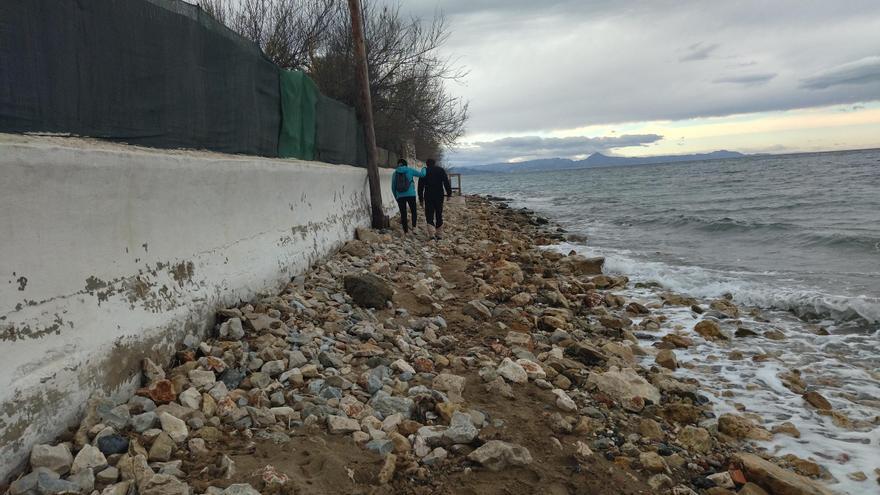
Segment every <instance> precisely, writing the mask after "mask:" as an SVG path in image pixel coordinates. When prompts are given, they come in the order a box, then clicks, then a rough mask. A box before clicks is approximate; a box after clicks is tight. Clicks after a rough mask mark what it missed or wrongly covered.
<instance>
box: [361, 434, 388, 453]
mask: <svg viewBox="0 0 880 495" xmlns="http://www.w3.org/2000/svg"><path fill="white" fill-rule="evenodd" d="M364 448H366V449H367V450H369V451H371V452H375V453H377V454H379V455H385V454H390V453H391V452H392V451H394V442H392V441H391V440H388V439H386V438H377V439H375V440H370V441H369V442H367V444H366V445H364Z"/></svg>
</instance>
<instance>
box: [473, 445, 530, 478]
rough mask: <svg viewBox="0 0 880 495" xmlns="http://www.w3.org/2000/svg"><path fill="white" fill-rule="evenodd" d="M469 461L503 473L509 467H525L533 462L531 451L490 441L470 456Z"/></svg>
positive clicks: (518, 446) (519, 446)
mask: <svg viewBox="0 0 880 495" xmlns="http://www.w3.org/2000/svg"><path fill="white" fill-rule="evenodd" d="M468 459H470V460H471V461H474V462H476V463H479V464H481V465H482V466H483V467H486V468H488V469H490V470H492V471H501V470H502V469H504V468H506V467H508V466H525V465H527V464H530V463H531V462H532V454H531V453H530V452H529V449H527V448H525V447H523V446H521V445H517V444H513V443H507V442H502V441H501V440H489V441H488V442H486V443H484V444H483V445H482V446H481V447H480V448H478V449H476V450H474V451H473V452H471V453H470V454H468Z"/></svg>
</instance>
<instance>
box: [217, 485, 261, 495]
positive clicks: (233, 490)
mask: <svg viewBox="0 0 880 495" xmlns="http://www.w3.org/2000/svg"><path fill="white" fill-rule="evenodd" d="M223 495H260V492H258V491H257V490H255V489H254V487H252V486H251V485H249V484H247V483H237V484H234V485H229V486H228V487H226V489H225V490H223Z"/></svg>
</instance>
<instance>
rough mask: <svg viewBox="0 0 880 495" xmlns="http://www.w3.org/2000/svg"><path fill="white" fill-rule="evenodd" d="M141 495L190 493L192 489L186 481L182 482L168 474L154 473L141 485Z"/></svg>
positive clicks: (185, 494)
mask: <svg viewBox="0 0 880 495" xmlns="http://www.w3.org/2000/svg"><path fill="white" fill-rule="evenodd" d="M138 493H139V494H140V495H189V494H190V489H189V486H188V485H187V484H186V483H183V482H181V481H180V480H178V479H177V478H175V477H174V476H171V475H168V474H154V475H153V476H151V477H150V478H149V479H147V480H146V481H145V482H143V483H142V484H140V485H139V489H138Z"/></svg>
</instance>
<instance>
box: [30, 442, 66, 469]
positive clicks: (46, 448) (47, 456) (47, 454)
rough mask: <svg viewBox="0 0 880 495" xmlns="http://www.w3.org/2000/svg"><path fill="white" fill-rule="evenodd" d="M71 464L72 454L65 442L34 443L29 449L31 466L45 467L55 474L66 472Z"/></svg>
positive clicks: (34, 467)
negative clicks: (56, 443) (54, 443)
mask: <svg viewBox="0 0 880 495" xmlns="http://www.w3.org/2000/svg"><path fill="white" fill-rule="evenodd" d="M72 464H73V454H71V453H70V448H69V447H68V446H67V445H66V444H63V443H62V444H59V445H55V446H52V445H34V448H33V449H32V450H31V468H33V469H36V468H41V467H42V468H47V469H50V470H52V471H54V472H55V473H57V474H67V472H68V471H70V466H71V465H72Z"/></svg>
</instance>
